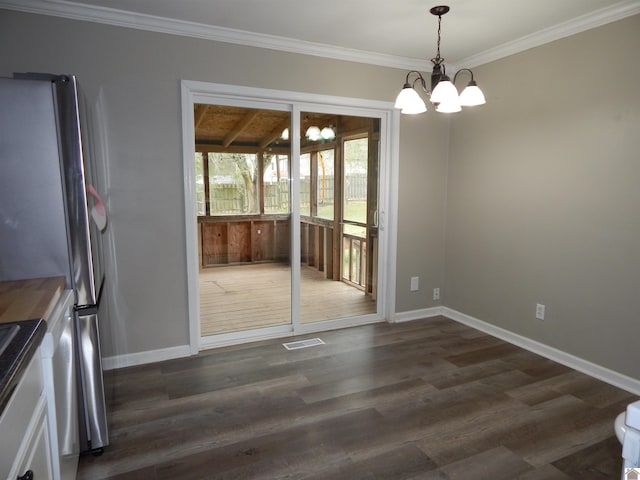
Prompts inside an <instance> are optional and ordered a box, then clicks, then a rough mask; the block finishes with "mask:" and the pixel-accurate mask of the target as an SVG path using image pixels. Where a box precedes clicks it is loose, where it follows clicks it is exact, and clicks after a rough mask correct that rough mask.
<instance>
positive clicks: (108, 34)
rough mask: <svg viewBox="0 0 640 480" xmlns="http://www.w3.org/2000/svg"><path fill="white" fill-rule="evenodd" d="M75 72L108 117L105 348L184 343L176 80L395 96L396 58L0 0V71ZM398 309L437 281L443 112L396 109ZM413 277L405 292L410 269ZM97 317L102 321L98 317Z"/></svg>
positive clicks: (399, 76)
mask: <svg viewBox="0 0 640 480" xmlns="http://www.w3.org/2000/svg"><path fill="white" fill-rule="evenodd" d="M14 71H45V72H54V73H74V74H76V75H77V76H78V78H79V79H80V81H81V82H82V85H83V86H84V89H85V90H86V93H87V97H88V99H89V101H90V102H89V103H90V104H92V105H93V106H94V107H95V108H97V109H99V110H100V113H101V115H102V118H103V120H104V122H105V128H104V130H105V131H106V148H105V152H106V158H107V160H108V167H107V172H106V174H107V176H108V179H109V189H108V192H107V197H108V203H109V207H110V215H111V216H110V227H109V228H110V244H111V249H110V252H109V255H108V256H109V266H108V267H109V270H108V273H109V275H110V288H111V290H110V292H109V294H108V299H109V310H110V321H109V323H108V325H107V324H103V327H104V328H105V331H103V340H104V342H105V348H104V351H103V354H104V355H105V356H112V355H115V354H127V353H136V352H145V351H150V350H156V349H161V348H168V347H174V346H180V345H186V344H187V343H188V320H187V282H186V266H185V232H184V209H183V186H182V181H183V180H182V178H183V177H182V156H181V147H182V138H181V112H180V80H182V79H187V80H197V81H205V82H216V83H227V84H236V85H244V86H252V87H262V88H271V89H279V90H291V91H299V92H310V93H319V94H327V95H338V96H347V97H359V98H366V99H374V100H384V101H390V102H391V101H393V100H394V97H395V95H396V93H397V91H398V90H399V88H400V87H401V86H402V81H403V79H404V74H405V72H403V71H399V70H396V69H391V68H382V67H375V66H368V65H364V64H357V63H349V62H343V61H335V60H331V59H322V58H317V57H311V56H304V55H297V54H288V53H282V52H275V51H270V50H264V49H257V48H252V47H243V46H237V45H230V44H224V43H216V42H210V41H205V40H197V39H191V38H185V37H178V36H171V35H165V34H158V33H152V32H145V31H137V30H130V29H124V28H118V27H111V26H106V25H100V24H95V23H87V22H80V21H73V20H66V19H61V18H56V17H46V16H40V15H31V14H22V13H16V12H9V11H4V10H0V75H2V76H7V75H10V74H11V73H12V72H14ZM401 129H402V135H401V146H400V157H401V159H400V199H399V210H400V218H399V234H398V247H399V254H398V259H397V283H398V288H397V291H398V293H397V304H396V310H397V311H399V312H402V311H407V310H416V309H422V308H427V307H430V306H432V305H433V302H431V300H430V298H431V297H430V295H426V294H425V292H429V291H430V290H431V289H432V288H433V287H435V286H441V284H442V281H443V263H444V241H443V232H444V200H445V198H444V195H445V182H444V180H445V174H446V148H447V131H448V120H447V119H446V118H443V117H441V116H440V117H436V116H435V115H433V114H431V115H428V116H424V115H423V116H420V117H416V118H410V119H403V120H402V124H401ZM412 275H418V276H420V277H421V291H420V292H417V293H411V294H410V293H409V277H410V276H412ZM105 323H106V322H105Z"/></svg>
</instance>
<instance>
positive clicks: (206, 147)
mask: <svg viewBox="0 0 640 480" xmlns="http://www.w3.org/2000/svg"><path fill="white" fill-rule="evenodd" d="M196 151H198V152H213V153H256V154H257V153H258V152H259V151H260V148H259V147H258V146H257V145H256V146H243V145H240V146H235V145H229V146H228V147H224V146H222V145H213V144H208V143H196ZM289 151H290V147H289V145H282V146H278V147H272V148H271V149H270V150H269V153H273V154H280V155H288V154H289Z"/></svg>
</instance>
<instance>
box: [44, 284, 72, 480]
mask: <svg viewBox="0 0 640 480" xmlns="http://www.w3.org/2000/svg"><path fill="white" fill-rule="evenodd" d="M73 337H74V329H73V295H72V292H71V291H70V290H66V291H64V292H63V293H62V296H61V298H60V300H59V301H58V303H57V304H56V307H55V308H54V310H53V311H52V313H51V314H50V315H49V318H47V333H46V334H45V336H44V339H43V340H42V344H41V346H40V350H41V355H42V373H43V381H44V396H45V398H46V401H47V406H48V411H49V432H50V435H51V437H50V440H51V461H52V467H53V479H54V480H74V479H75V478H76V472H77V468H78V457H79V454H80V439H79V434H78V407H77V386H76V371H75V366H76V358H75V354H74V346H73V345H74V338H73Z"/></svg>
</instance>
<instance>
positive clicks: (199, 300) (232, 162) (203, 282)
mask: <svg viewBox="0 0 640 480" xmlns="http://www.w3.org/2000/svg"><path fill="white" fill-rule="evenodd" d="M194 88H196V89H198V88H204V90H203V91H201V92H200V93H191V92H190V93H189V95H187V96H186V97H183V100H185V98H186V99H187V100H191V101H192V103H190V104H189V103H186V104H185V103H183V105H187V106H188V108H191V111H192V117H191V118H190V120H191V125H190V126H189V128H187V129H185V132H186V134H189V136H190V137H191V138H192V139H193V144H192V148H193V149H192V150H191V153H190V159H189V158H188V157H187V155H188V150H187V149H185V172H186V177H187V178H188V179H190V182H191V183H190V184H188V186H187V188H186V190H187V193H189V191H191V190H192V191H193V194H192V196H191V197H188V198H190V202H191V205H190V206H189V207H188V208H186V211H187V220H188V221H187V225H188V226H190V227H191V228H192V229H193V230H191V232H193V233H189V232H188V234H187V239H188V244H189V245H191V242H193V245H194V246H195V247H196V250H195V252H194V253H193V254H191V253H189V250H190V248H191V247H188V253H189V255H192V256H191V257H189V258H191V261H192V262H193V264H191V263H190V265H197V267H196V268H193V267H190V269H191V270H190V272H189V298H190V312H194V311H195V312H197V317H195V318H194V317H192V316H191V314H190V318H191V319H190V325H191V327H190V329H191V330H190V331H191V334H190V336H191V345H192V347H191V348H192V350H193V348H194V347H193V345H194V344H195V342H197V345H198V348H202V347H203V346H205V347H206V346H214V345H220V344H227V343H229V342H232V343H235V342H238V341H242V340H243V339H249V338H256V337H265V336H280V335H287V334H291V333H303V332H307V331H318V330H322V329H325V328H337V327H340V326H348V325H355V324H360V323H369V322H375V321H380V320H382V319H383V318H384V307H383V304H382V303H381V302H383V299H384V296H382V297H381V296H380V295H379V292H380V291H384V288H381V285H382V284H383V282H381V281H380V279H381V278H382V279H384V278H385V277H384V275H381V273H380V272H379V268H380V265H383V264H384V256H385V252H384V239H381V238H380V235H379V218H383V217H382V216H383V213H382V212H383V211H384V209H383V208H381V205H383V204H384V202H381V200H380V199H381V198H384V196H383V192H382V190H383V189H381V185H384V183H385V182H384V181H383V179H384V178H385V177H384V168H381V166H383V163H384V162H383V159H384V154H383V152H385V151H386V152H387V154H388V152H389V147H388V145H389V143H388V142H389V133H388V129H389V119H390V118H391V117H390V110H391V109H390V107H389V110H385V109H384V108H365V107H358V108H356V107H353V106H351V107H346V106H344V107H340V106H339V105H338V104H339V102H336V101H333V102H329V103H330V104H331V105H333V106H332V107H329V106H327V105H321V104H315V103H304V104H303V103H295V102H287V101H282V100H269V101H266V100H265V98H262V97H261V95H263V94H265V91H262V90H260V91H257V92H256V91H254V90H252V89H243V88H240V87H231V86H223V85H216V86H215V87H212V88H213V90H216V91H227V92H232V93H227V94H217V93H215V92H214V93H212V92H208V91H207V90H206V88H207V86H206V85H205V86H203V85H202V84H196V86H195V87H194ZM245 91H246V92H248V93H249V94H250V95H248V96H247V97H244V98H241V97H242V95H241V93H242V92H245ZM183 93H184V92H183ZM266 93H268V91H266ZM274 95H275V96H276V97H278V94H277V93H276V94H274ZM278 98H280V97H278ZM315 98H318V97H317V96H316V97H315ZM364 103H367V102H364ZM303 105H304V107H303ZM385 142H386V146H385ZM191 215H193V217H191ZM189 218H194V219H195V221H193V222H191V223H190V221H189ZM190 238H191V239H192V240H189V239H190ZM194 272H195V274H194ZM194 278H195V281H194ZM194 305H195V306H194ZM196 331H197V333H198V337H197V339H195V340H194V336H193V332H196Z"/></svg>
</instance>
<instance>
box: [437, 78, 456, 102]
mask: <svg viewBox="0 0 640 480" xmlns="http://www.w3.org/2000/svg"><path fill="white" fill-rule="evenodd" d="M431 102H432V103H453V102H458V90H457V89H456V87H455V85H454V84H453V83H451V80H449V78H448V77H445V78H444V79H443V80H440V81H439V82H438V84H437V85H436V88H434V89H433V92H432V93H431Z"/></svg>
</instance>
